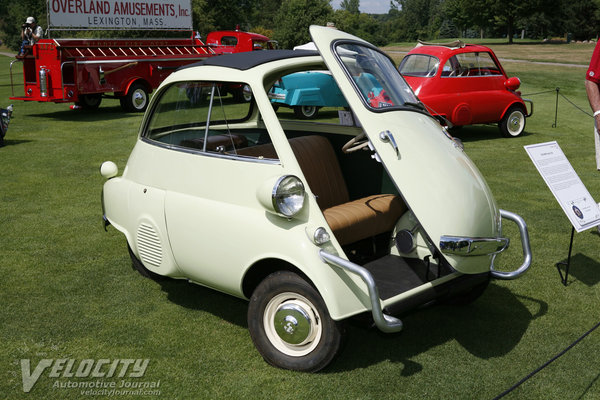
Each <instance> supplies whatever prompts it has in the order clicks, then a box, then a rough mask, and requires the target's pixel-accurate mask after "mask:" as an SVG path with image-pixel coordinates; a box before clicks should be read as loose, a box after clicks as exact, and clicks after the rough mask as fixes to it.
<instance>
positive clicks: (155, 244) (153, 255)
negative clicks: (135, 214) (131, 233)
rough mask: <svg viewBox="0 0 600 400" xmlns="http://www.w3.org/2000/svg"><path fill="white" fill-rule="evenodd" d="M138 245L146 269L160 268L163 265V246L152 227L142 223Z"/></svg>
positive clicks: (138, 234) (138, 233) (138, 232)
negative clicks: (150, 267)
mask: <svg viewBox="0 0 600 400" xmlns="http://www.w3.org/2000/svg"><path fill="white" fill-rule="evenodd" d="M137 245H138V250H139V253H140V260H141V261H142V263H143V264H144V265H146V267H148V266H153V267H160V264H161V263H162V245H161V243H160V239H159V237H158V235H157V234H156V231H155V230H154V228H153V227H152V226H151V225H148V224H144V223H142V224H141V225H140V227H139V228H138V231H137Z"/></svg>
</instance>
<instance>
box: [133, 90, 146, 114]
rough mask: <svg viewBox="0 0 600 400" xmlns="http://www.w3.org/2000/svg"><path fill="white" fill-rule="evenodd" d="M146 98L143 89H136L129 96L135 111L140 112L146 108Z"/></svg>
mask: <svg viewBox="0 0 600 400" xmlns="http://www.w3.org/2000/svg"><path fill="white" fill-rule="evenodd" d="M147 100H148V97H147V95H146V92H145V91H144V89H136V90H135V91H134V92H133V94H132V96H131V103H132V104H133V107H134V108H135V109H136V110H141V109H142V108H144V107H145V106H146V101H147Z"/></svg>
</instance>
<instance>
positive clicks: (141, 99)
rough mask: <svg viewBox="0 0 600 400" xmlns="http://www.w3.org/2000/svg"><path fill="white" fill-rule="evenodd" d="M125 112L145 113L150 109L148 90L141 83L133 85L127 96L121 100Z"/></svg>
mask: <svg viewBox="0 0 600 400" xmlns="http://www.w3.org/2000/svg"><path fill="white" fill-rule="evenodd" d="M119 100H120V101H121V107H122V108H123V109H124V110H125V111H131V112H144V111H146V108H147V107H148V101H149V97H148V89H146V86H145V85H143V84H141V83H134V84H133V85H131V87H130V88H129V90H128V91H127V94H126V95H125V96H123V97H121V98H120V99H119Z"/></svg>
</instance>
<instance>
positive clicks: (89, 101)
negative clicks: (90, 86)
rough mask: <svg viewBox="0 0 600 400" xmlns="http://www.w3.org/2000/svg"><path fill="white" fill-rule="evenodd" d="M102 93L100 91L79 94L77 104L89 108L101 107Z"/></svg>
mask: <svg viewBox="0 0 600 400" xmlns="http://www.w3.org/2000/svg"><path fill="white" fill-rule="evenodd" d="M101 102H102V95H101V94H100V93H93V94H84V95H81V96H79V101H78V102H76V103H75V104H76V105H78V106H79V107H82V108H84V109H87V110H95V109H97V108H98V107H100V103H101Z"/></svg>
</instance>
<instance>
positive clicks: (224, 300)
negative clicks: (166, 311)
mask: <svg viewBox="0 0 600 400" xmlns="http://www.w3.org/2000/svg"><path fill="white" fill-rule="evenodd" d="M158 283H159V284H160V285H161V288H162V290H163V291H164V292H165V293H167V298H168V299H169V300H170V301H172V302H173V303H175V304H177V305H179V306H181V307H185V308H189V309H192V310H202V311H205V312H208V313H210V314H213V315H215V316H217V317H219V318H222V319H224V320H226V321H228V322H230V323H232V324H235V325H238V326H240V327H243V328H247V327H248V323H247V322H246V312H247V311H248V303H247V302H245V301H244V300H242V299H238V298H237V297H233V296H230V295H227V294H225V293H221V292H217V291H216V290H212V289H209V288H206V287H204V286H200V285H196V284H193V283H189V282H187V281H184V280H178V279H162V280H160V281H158Z"/></svg>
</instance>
